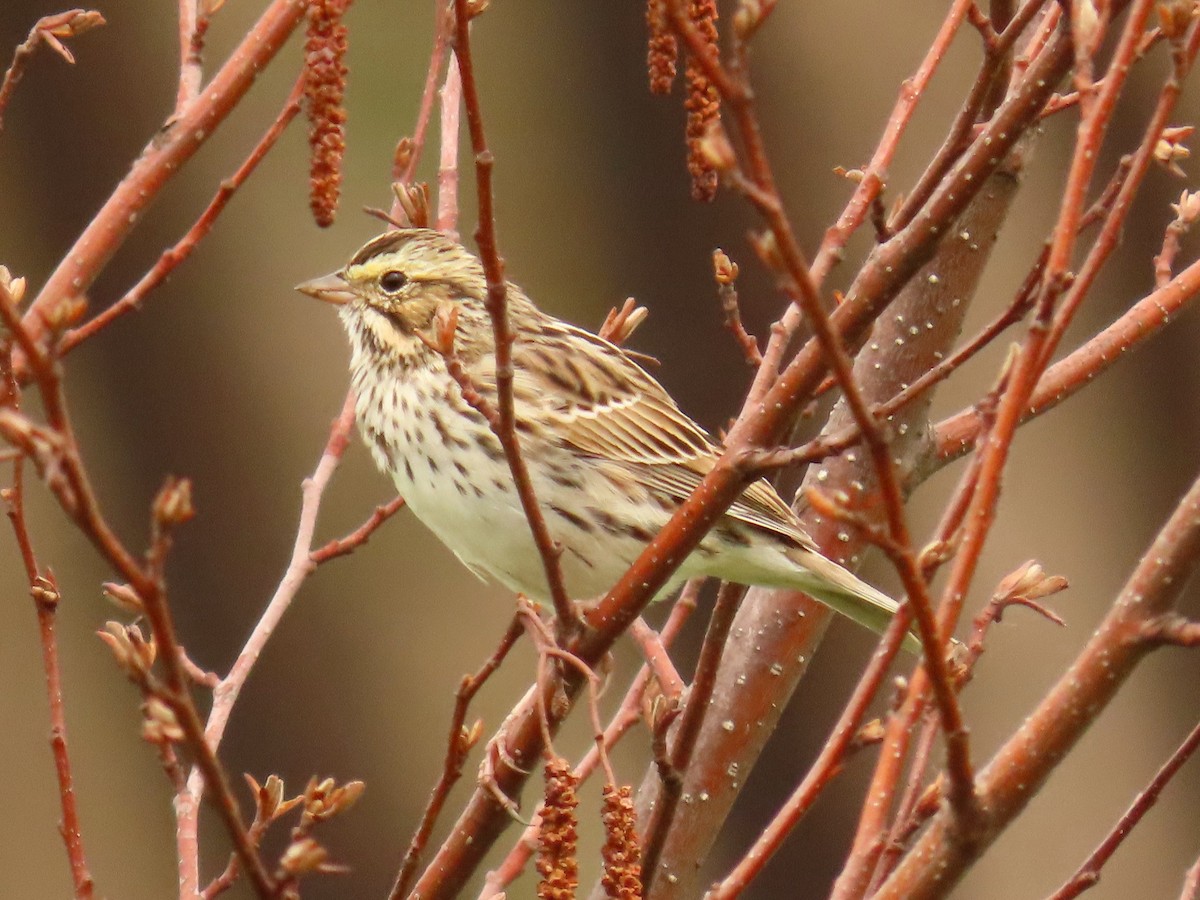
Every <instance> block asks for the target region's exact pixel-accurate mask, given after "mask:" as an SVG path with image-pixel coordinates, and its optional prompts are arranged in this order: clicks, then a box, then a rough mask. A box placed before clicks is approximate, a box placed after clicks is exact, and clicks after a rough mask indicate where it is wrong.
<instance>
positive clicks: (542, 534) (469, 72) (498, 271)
mask: <svg viewBox="0 0 1200 900" xmlns="http://www.w3.org/2000/svg"><path fill="white" fill-rule="evenodd" d="M471 14H472V8H471V5H470V4H469V3H468V2H467V0H454V15H455V19H454V52H455V55H456V58H457V59H458V71H459V74H460V75H461V76H462V92H463V104H464V106H465V107H466V111H467V128H468V130H469V131H470V133H471V147H472V149H473V150H474V152H475V186H476V191H477V194H478V198H479V226H478V227H477V228H476V230H475V243H476V244H477V245H478V247H479V258H480V260H481V261H482V262H483V273H484V276H485V278H486V279H487V299H486V300H485V305H486V306H487V310H488V314H489V315H490V316H491V318H492V332H493V335H494V337H495V341H494V342H495V345H496V350H495V352H496V412H497V415H498V417H499V421H498V422H497V425H496V427H495V428H494V429H493V430H494V432H495V434H496V438H497V439H498V440H499V441H500V444H501V446H503V447H504V455H505V457H506V458H507V459H508V466H509V469H511V470H512V476H513V483H514V484H515V486H516V488H517V494H518V496H520V498H521V507H522V509H523V510H524V511H525V518H526V520H527V521H528V522H529V530H530V531H531V532H532V534H533V540H534V543H535V544H536V545H537V549H538V553H539V554H540V555H541V558H542V566H543V567H544V569H545V571H546V583H547V585H548V586H549V589H550V596H551V597H552V598H553V600H554V612H555V614H556V615H557V617H558V622H559V627H560V628H562V629H563V630H564V634H565V633H569V632H571V631H573V630H575V629H576V628H577V627H578V625H579V615H578V613H576V612H575V607H574V606H573V605H572V603H571V598H570V597H568V596H567V591H566V588H565V587H564V586H563V580H562V569H561V567H560V565H559V563H560V560H559V557H560V555H561V552H562V551H561V549H560V548H559V547H558V546H557V545H556V544H555V542H554V539H553V538H552V537H551V536H550V530H549V528H547V526H546V520H545V518H544V517H543V516H542V511H541V508H540V507H539V506H538V501H537V496H536V494H535V493H534V490H533V483H532V482H531V481H530V479H529V469H528V468H527V466H526V465H525V459H524V457H522V455H521V445H520V441H519V440H518V438H517V431H516V411H515V409H514V406H513V391H512V382H513V368H512V345H513V341H514V340H516V339H517V335H515V334H514V333H513V331H512V328H511V323H510V322H509V321H508V284H507V282H506V281H505V280H504V260H503V259H501V257H500V254H499V251H498V250H497V247H496V217H495V209H494V204H493V194H492V168H493V166H494V165H495V159H494V158H493V156H492V152H491V151H490V150H489V149H488V145H487V138H486V136H485V135H484V131H483V112H482V110H481V108H480V105H479V89H478V86H477V85H476V83H475V69H474V63H473V61H472V57H471V37H470V33H471V28H470V26H471Z"/></svg>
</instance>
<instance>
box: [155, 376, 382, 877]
mask: <svg viewBox="0 0 1200 900" xmlns="http://www.w3.org/2000/svg"><path fill="white" fill-rule="evenodd" d="M353 426H354V395H353V393H350V394H347V395H346V399H345V401H344V403H343V404H342V411H341V413H340V414H339V415H338V417H337V419H336V420H335V421H334V423H333V426H332V427H331V429H330V432H329V439H328V440H327V441H326V444H325V449H324V451H323V452H322V454H321V459H320V461H319V462H318V463H317V467H316V470H315V471H314V472H313V474H312V476H311V477H310V478H308V479H306V480H305V482H304V485H303V487H302V494H303V498H304V499H303V501H302V503H301V507H300V521H299V524H298V525H297V527H296V539H295V541H294V543H293V545H292V556H291V560H290V561H289V563H288V567H287V570H286V571H285V572H284V574H283V578H282V579H281V580H280V582H279V586H278V587H277V588H276V589H275V594H274V596H272V597H271V600H270V602H268V603H267V606H266V608H265V609H264V610H263V614H262V615H261V616H260V617H259V620H258V622H257V623H255V626H254V629H253V631H251V633H250V636H249V637H248V638H247V639H246V643H245V644H244V645H243V647H242V649H241V651H240V652H239V653H238V656H237V659H236V660H235V661H234V663H233V666H232V667H231V668H230V670H229V673H228V674H227V675H226V676H225V677H224V678H223V679H221V682H220V683H219V684H218V685H217V686H216V687H215V688H214V689H213V703H212V709H211V710H210V711H209V714H208V722H207V724H206V725H205V730H204V734H205V740H206V742H207V745H208V746H210V747H212V748H213V750H214V752H215V750H216V748H217V747H219V746H220V745H221V739H222V738H223V737H224V734H225V728H226V726H227V725H228V723H229V717H230V715H231V714H232V713H233V707H234V704H236V703H237V699H238V696H239V695H240V694H241V691H242V688H243V687H244V686H245V684H246V680H247V679H248V678H249V676H250V671H251V670H252V669H253V668H254V664H255V663H256V662H257V661H258V658H259V656H260V655H261V654H262V651H263V648H264V647H265V646H266V644H267V641H268V640H269V639H270V637H271V635H272V634H273V633H274V632H275V628H276V627H277V626H278V625H279V622H280V620H281V619H282V618H283V615H284V613H285V612H287V610H288V607H290V606H291V603H292V601H293V600H294V599H295V597H296V594H297V592H298V591H299V590H300V586H301V585H302V584H303V583H304V581H305V580H306V579H307V578H308V576H309V574H311V573H312V571H313V570H314V569H315V568H316V566H317V565H318V562H317V561H314V560H313V559H312V557H311V553H312V541H313V533H314V531H315V530H316V523H317V514H318V512H319V511H320V506H321V499H322V497H323V496H324V493H325V489H326V488H327V487H328V485H329V482H330V480H331V479H332V478H333V473H334V472H335V471H336V470H337V467H338V464H339V463H340V462H341V458H342V455H343V454H344V453H345V452H346V447H347V446H348V444H349V441H350V430H351V428H353ZM393 502H395V501H393ZM360 531H361V529H360ZM370 533H371V532H370V531H367V532H366V533H365V534H364V535H363V537H362V539H363V540H364V541H365V540H366V536H367V535H369V534H370ZM326 558H332V555H331V556H329V557H326ZM206 780H207V779H206V778H204V777H202V775H201V772H200V771H199V770H197V769H193V770H192V772H191V773H190V775H189V777H188V781H187V788H186V790H184V791H183V792H182V793H180V794H179V796H178V797H176V800H175V813H176V819H177V825H176V845H177V850H178V853H179V859H180V881H181V890H182V892H183V893H184V895H185V896H190V895H189V894H187V891H188V890H191V891H193V892H194V891H196V890H199V878H200V869H199V812H200V810H199V804H200V799H201V797H202V796H203V795H204V791H205V786H206V784H205V782H206Z"/></svg>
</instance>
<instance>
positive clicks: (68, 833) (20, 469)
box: [0, 298, 95, 900]
mask: <svg viewBox="0 0 1200 900" xmlns="http://www.w3.org/2000/svg"><path fill="white" fill-rule="evenodd" d="M6 299H7V298H0V302H5V301H6ZM5 356H7V353H5ZM6 374H7V373H6ZM0 493H3V496H4V499H5V500H6V501H7V503H8V518H9V521H10V522H11V523H12V528H13V533H14V535H15V536H16V540H17V548H18V550H19V551H20V555H21V561H22V563H23V564H24V566H25V577H26V579H27V581H28V582H29V590H30V593H31V595H32V596H33V603H34V609H35V610H36V611H37V619H38V630H39V632H40V635H41V645H42V669H43V671H44V672H45V675H46V696H47V698H48V700H49V702H50V749H51V752H52V753H53V755H54V774H55V776H56V778H57V779H58V798H59V804H60V807H61V809H62V822H61V823H60V825H59V832H60V834H61V835H62V839H63V843H64V844H65V845H66V849H67V861H68V862H69V863H70V866H71V880H72V882H73V884H74V888H75V898H76V900H91V897H92V896H93V894H94V891H95V886H94V884H93V883H92V874H91V870H90V869H89V868H88V864H87V854H86V853H85V852H84V849H83V832H82V829H81V828H80V824H79V807H78V804H77V802H76V797H75V780H74V777H73V776H72V774H71V755H70V753H69V751H68V749H67V719H66V710H65V704H64V702H63V689H62V668H61V666H60V665H59V659H58V634H57V618H58V616H57V611H58V603H59V600H60V594H59V590H58V585H57V583H56V582H55V581H54V576H53V574H51V573H49V572H48V573H47V574H46V575H45V576H43V575H42V574H41V569H40V568H39V566H38V563H37V558H36V556H35V555H34V552H33V543H32V541H31V539H30V536H29V527H28V524H27V523H26V521H25V481H24V460H22V459H16V460H14V461H13V480H12V486H11V487H9V488H8V489H7V490H5V491H3V492H0Z"/></svg>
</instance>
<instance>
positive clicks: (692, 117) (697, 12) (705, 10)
mask: <svg viewBox="0 0 1200 900" xmlns="http://www.w3.org/2000/svg"><path fill="white" fill-rule="evenodd" d="M688 18H689V19H690V20H691V21H692V24H693V25H695V26H696V29H697V30H698V31H699V32H700V33H701V34H702V35H703V36H704V40H705V43H706V44H707V45H708V47H709V48H711V52H713V53H715V52H716V48H717V4H716V0H689V2H688ZM683 105H684V108H686V109H687V147H688V172H689V173H690V174H691V176H692V197H693V199H695V200H702V201H706V202H707V201H710V200H712V199H713V197H715V196H716V194H717V172H716V170H715V169H714V168H713V167H712V164H711V163H710V162H709V159H708V157H707V156H706V155H705V154H704V152H703V150H702V149H701V146H700V142H701V141H702V140H703V138H704V135H705V133H706V132H707V131H708V128H709V126H710V125H711V124H712V123H714V122H716V121H718V120H719V119H720V117H721V99H720V96H719V95H718V94H717V89H716V88H714V87H713V85H712V83H711V82H710V81H709V80H708V76H707V75H705V74H704V70H703V69H702V68H701V67H700V66H699V65H697V64H696V61H695V60H694V59H690V58H689V59H688V62H687V99H686V100H685V101H684V104H683Z"/></svg>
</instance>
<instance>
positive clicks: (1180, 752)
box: [1050, 725, 1200, 900]
mask: <svg viewBox="0 0 1200 900" xmlns="http://www.w3.org/2000/svg"><path fill="white" fill-rule="evenodd" d="M1198 747H1200V725H1196V727H1194V728H1193V729H1192V730H1191V733H1189V734H1188V736H1187V737H1186V738H1184V739H1183V743H1182V744H1180V745H1179V746H1178V747H1177V748H1176V749H1175V752H1174V753H1172V754H1171V756H1170V758H1168V759H1167V761H1166V762H1165V763H1163V766H1162V768H1160V769H1159V770H1158V772H1157V773H1155V775H1154V777H1153V778H1152V779H1150V783H1149V784H1148V785H1146V787H1145V788H1143V789H1142V791H1141V793H1139V794H1138V795H1137V797H1135V798H1134V800H1133V803H1131V804H1130V806H1129V809H1127V810H1125V812H1124V813H1123V814H1122V816H1121V818H1120V819H1118V820H1117V824H1116V825H1114V826H1113V828H1112V830H1111V831H1110V832H1109V833H1108V835H1107V836H1106V837H1105V838H1104V840H1103V841H1101V842H1100V845H1099V846H1098V847H1097V848H1096V849H1095V850H1094V851H1092V855H1091V856H1089V857H1088V858H1087V859H1086V860H1085V861H1084V863H1083V865H1081V866H1080V867H1079V869H1078V870H1077V871H1076V872H1075V874H1074V875H1072V876H1071V877H1070V878H1068V879H1067V881H1066V883H1065V884H1063V886H1062V887H1060V888H1059V889H1058V890H1057V891H1055V892H1054V893H1053V894H1052V895H1051V896H1050V900H1071V898H1072V897H1078V896H1079V895H1080V894H1082V893H1083V892H1084V891H1086V890H1087V889H1088V888H1091V887H1093V886H1095V884H1096V883H1097V882H1098V881H1099V880H1100V870H1101V869H1103V868H1104V864H1105V863H1106V862H1108V860H1109V858H1110V857H1111V856H1112V855H1113V854H1114V853H1116V852H1117V849H1118V848H1119V847H1120V846H1121V844H1122V843H1123V842H1124V840H1125V838H1127V837H1128V836H1129V833H1130V832H1131V831H1133V829H1134V828H1135V827H1137V824H1138V822H1140V821H1141V820H1142V817H1143V816H1144V815H1146V813H1148V812H1149V811H1150V808H1151V807H1152V806H1154V804H1155V803H1157V802H1158V795H1159V794H1161V793H1162V790H1163V788H1165V787H1166V786H1167V783H1168V782H1169V781H1170V780H1171V779H1172V778H1174V777H1175V774H1176V773H1177V772H1178V771H1179V770H1180V769H1181V768H1183V764H1184V763H1186V762H1187V761H1188V759H1190V758H1191V756H1192V754H1193V753H1195V752H1196V749H1197V748H1198Z"/></svg>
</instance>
